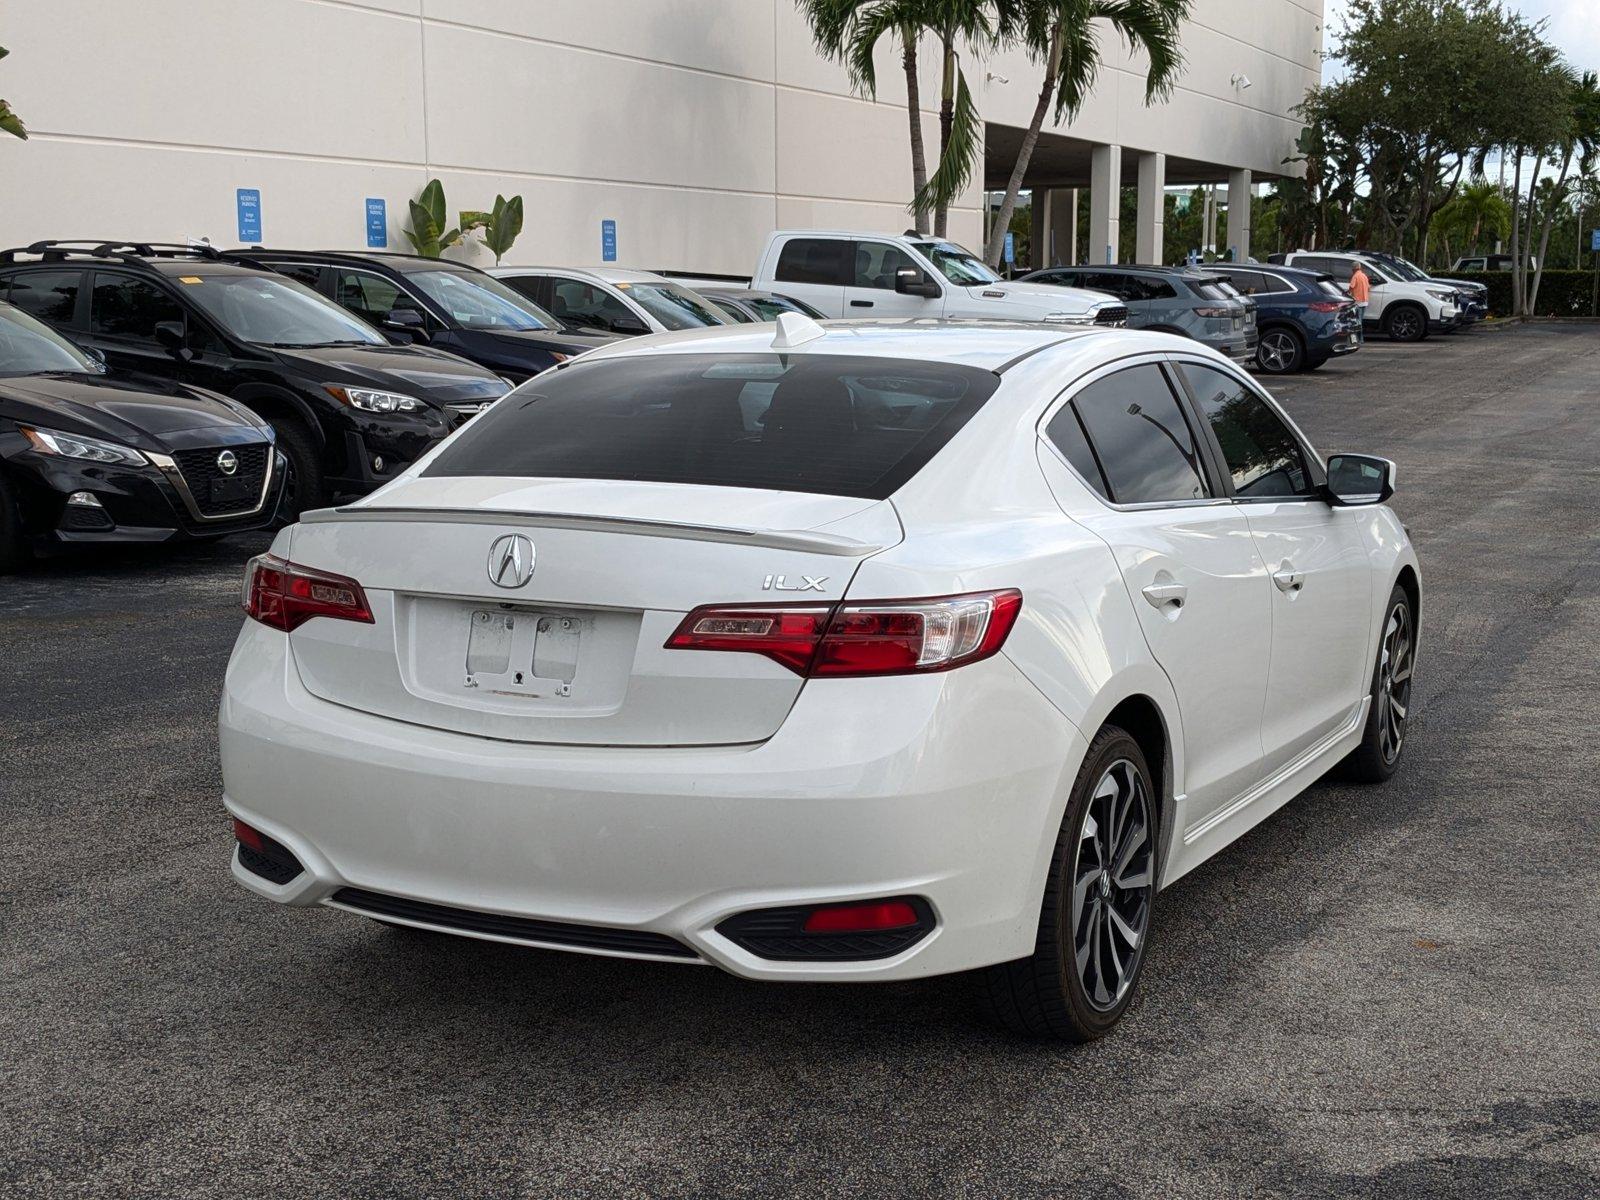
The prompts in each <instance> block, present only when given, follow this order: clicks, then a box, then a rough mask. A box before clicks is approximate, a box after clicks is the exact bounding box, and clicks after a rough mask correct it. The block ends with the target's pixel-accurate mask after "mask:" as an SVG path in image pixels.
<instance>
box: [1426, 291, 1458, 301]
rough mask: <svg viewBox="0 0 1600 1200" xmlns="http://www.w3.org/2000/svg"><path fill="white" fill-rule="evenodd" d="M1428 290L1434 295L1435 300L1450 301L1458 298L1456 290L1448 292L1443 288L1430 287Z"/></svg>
mask: <svg viewBox="0 0 1600 1200" xmlns="http://www.w3.org/2000/svg"><path fill="white" fill-rule="evenodd" d="M1427 291H1428V295H1430V296H1432V297H1433V298H1434V299H1435V300H1446V301H1448V300H1454V299H1455V298H1456V294H1455V293H1454V292H1447V291H1445V290H1444V289H1443V288H1428V289H1427Z"/></svg>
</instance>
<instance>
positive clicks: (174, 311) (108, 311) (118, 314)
mask: <svg viewBox="0 0 1600 1200" xmlns="http://www.w3.org/2000/svg"><path fill="white" fill-rule="evenodd" d="M182 320H183V309H182V308H181V307H179V305H178V302H177V301H176V300H174V299H173V298H172V297H171V296H169V295H167V293H166V292H164V291H162V290H161V289H160V288H159V287H157V286H156V285H155V284H153V283H148V282H146V281H145V280H143V279H129V278H126V277H123V276H118V275H105V274H97V275H96V276H95V282H94V292H93V293H92V294H91V296H90V297H89V329H90V331H91V332H92V333H101V334H104V335H105V336H107V337H124V338H138V339H140V340H143V341H149V342H153V341H155V338H156V325H157V324H159V323H160V322H162V321H182Z"/></svg>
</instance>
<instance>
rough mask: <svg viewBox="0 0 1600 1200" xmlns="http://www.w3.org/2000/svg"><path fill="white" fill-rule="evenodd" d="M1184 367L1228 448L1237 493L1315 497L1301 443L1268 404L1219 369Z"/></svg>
mask: <svg viewBox="0 0 1600 1200" xmlns="http://www.w3.org/2000/svg"><path fill="white" fill-rule="evenodd" d="M1179 369H1180V370H1181V371H1182V372H1183V376H1184V379H1185V380H1187V381H1188V384H1189V387H1190V388H1191V389H1192V390H1193V391H1194V394H1195V399H1197V400H1198V401H1199V402H1200V411H1201V412H1203V413H1204V414H1205V417H1206V420H1207V421H1208V422H1210V424H1211V431H1212V432H1213V433H1215V434H1216V435H1217V441H1218V442H1219V443H1221V445H1222V457H1223V458H1224V459H1225V460H1226V462H1227V464H1228V472H1229V473H1230V474H1231V475H1232V476H1233V490H1234V492H1235V493H1236V494H1237V495H1240V496H1243V497H1246V498H1253V497H1260V496H1304V495H1309V494H1310V492H1311V481H1310V479H1309V478H1308V477H1307V475H1306V466H1305V459H1304V458H1303V457H1302V455H1301V453H1300V443H1299V442H1298V441H1296V440H1295V436H1294V434H1293V433H1291V432H1290V431H1289V427H1288V426H1287V425H1285V424H1284V423H1283V421H1282V420H1281V419H1280V418H1279V416H1278V414H1277V413H1275V412H1273V411H1272V409H1271V407H1270V406H1268V404H1267V402H1266V401H1265V400H1263V399H1261V397H1260V396H1257V395H1256V394H1255V393H1254V392H1252V391H1251V390H1250V389H1249V388H1248V387H1246V386H1245V385H1244V383H1243V382H1242V381H1241V380H1238V379H1235V378H1234V377H1233V376H1232V375H1228V374H1226V373H1224V372H1222V371H1218V370H1216V369H1215V368H1213V367H1201V366H1196V365H1194V364H1193V363H1183V364H1182V365H1181V366H1180V368H1179Z"/></svg>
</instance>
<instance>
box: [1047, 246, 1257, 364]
mask: <svg viewBox="0 0 1600 1200" xmlns="http://www.w3.org/2000/svg"><path fill="white" fill-rule="evenodd" d="M1023 280H1024V282H1027V283H1052V284H1056V285H1058V286H1061V287H1076V288H1091V289H1093V290H1094V291H1097V292H1109V293H1110V294H1111V295H1113V296H1116V297H1117V298H1118V299H1119V300H1121V301H1122V302H1123V304H1125V305H1126V306H1127V308H1128V328H1129V329H1151V330H1155V331H1157V332H1159V333H1176V334H1181V335H1182V336H1184V337H1188V338H1193V339H1194V340H1195V341H1197V342H1200V343H1201V344H1203V345H1206V346H1209V347H1211V349H1213V350H1216V351H1218V352H1220V353H1222V354H1226V355H1227V356H1228V357H1229V358H1231V359H1233V361H1234V362H1236V363H1241V364H1242V363H1247V362H1249V361H1250V360H1251V359H1253V358H1254V357H1255V353H1256V342H1257V340H1258V334H1257V332H1256V312H1255V305H1254V304H1252V303H1250V302H1249V301H1248V300H1246V299H1244V298H1243V297H1241V296H1240V295H1239V294H1238V293H1237V292H1234V291H1233V290H1232V289H1231V288H1229V287H1228V286H1227V285H1226V284H1224V283H1222V282H1220V281H1219V280H1217V279H1214V278H1212V277H1211V276H1209V275H1206V274H1205V273H1203V272H1201V271H1195V270H1190V269H1188V268H1186V267H1126V266H1107V267H1048V268H1046V269H1045V270H1043V271H1035V272H1033V273H1032V274H1031V275H1024V276H1023Z"/></svg>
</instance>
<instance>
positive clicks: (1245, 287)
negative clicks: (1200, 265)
mask: <svg viewBox="0 0 1600 1200" xmlns="http://www.w3.org/2000/svg"><path fill="white" fill-rule="evenodd" d="M1219 282H1220V280H1219ZM1228 283H1229V284H1230V285H1232V287H1233V290H1234V291H1236V292H1238V293H1239V294H1240V295H1243V296H1255V295H1259V294H1260V293H1261V292H1263V291H1265V290H1266V288H1265V286H1264V284H1263V283H1262V276H1260V275H1257V274H1256V273H1255V272H1254V271H1229V272H1228Z"/></svg>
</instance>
